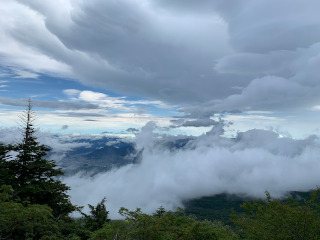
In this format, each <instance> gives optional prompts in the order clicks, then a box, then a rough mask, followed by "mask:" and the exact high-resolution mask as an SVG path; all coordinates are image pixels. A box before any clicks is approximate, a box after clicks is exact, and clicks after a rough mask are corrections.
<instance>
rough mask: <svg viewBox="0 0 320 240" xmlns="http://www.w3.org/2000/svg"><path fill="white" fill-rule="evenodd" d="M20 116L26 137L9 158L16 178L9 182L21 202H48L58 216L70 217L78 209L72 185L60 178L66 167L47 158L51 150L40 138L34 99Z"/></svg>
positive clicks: (10, 167)
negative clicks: (71, 196) (73, 196)
mask: <svg viewBox="0 0 320 240" xmlns="http://www.w3.org/2000/svg"><path fill="white" fill-rule="evenodd" d="M20 119H21V123H22V135H23V136H22V140H21V141H20V142H18V143H17V144H16V145H15V146H14V147H13V150H14V151H16V152H17V155H16V156H15V157H14V158H13V159H12V160H10V161H8V163H9V165H10V166H9V167H8V171H9V172H14V179H13V180H11V181H10V182H8V183H6V184H8V185H11V186H12V187H13V189H14V190H15V192H16V193H17V195H18V197H19V198H20V200H21V201H27V202H29V203H31V204H47V205H48V206H49V207H50V208H52V210H53V215H54V216H55V217H63V216H67V215H68V214H69V213H71V212H72V211H74V210H75V206H73V205H72V204H71V202H70V199H69V196H68V194H67V191H68V190H69V189H70V188H69V187H68V186H66V185H65V184H63V183H62V182H61V181H60V180H58V179H57V177H59V176H62V175H63V172H62V170H61V169H60V168H57V165H56V164H55V162H54V161H53V160H47V159H45V156H46V155H47V152H48V151H49V150H50V149H49V148H48V147H46V146H45V145H42V144H40V143H39V142H38V141H37V137H36V136H35V128H34V126H33V123H34V120H35V113H34V111H33V110H32V104H31V101H30V100H29V102H28V107H27V109H26V110H25V111H24V113H23V115H22V116H21V117H20Z"/></svg>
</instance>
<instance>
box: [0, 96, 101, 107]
mask: <svg viewBox="0 0 320 240" xmlns="http://www.w3.org/2000/svg"><path fill="white" fill-rule="evenodd" d="M0 103H1V104H3V105H8V106H22V107H26V106H27V104H28V100H27V99H13V98H5V97H0ZM32 106H33V107H39V108H53V109H65V110H80V109H98V108H99V106H98V105H96V104H91V103H73V102H62V101H61V102H51V101H40V100H32Z"/></svg>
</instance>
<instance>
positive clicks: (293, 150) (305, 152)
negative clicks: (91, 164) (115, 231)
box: [63, 123, 320, 219]
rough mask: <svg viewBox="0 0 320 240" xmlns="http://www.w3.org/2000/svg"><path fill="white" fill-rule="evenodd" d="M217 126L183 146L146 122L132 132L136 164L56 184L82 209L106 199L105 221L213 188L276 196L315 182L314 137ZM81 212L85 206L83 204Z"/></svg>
mask: <svg viewBox="0 0 320 240" xmlns="http://www.w3.org/2000/svg"><path fill="white" fill-rule="evenodd" d="M223 127H224V126H223V124H218V125H216V126H214V127H213V128H212V130H210V131H209V132H207V133H205V134H203V135H201V136H199V137H196V138H192V139H191V140H190V141H189V142H188V143H187V144H186V145H185V146H184V147H182V148H178V149H168V148H167V147H165V144H163V143H165V142H166V141H169V140H172V138H175V139H178V138H179V137H172V136H167V135H159V134H157V133H155V129H156V125H155V124H154V123H148V124H147V125H146V126H145V127H144V128H142V130H141V132H140V134H139V135H138V136H137V137H136V144H135V145H136V148H137V151H138V152H141V153H142V157H141V161H140V162H139V163H137V164H129V165H126V166H123V167H120V168H118V169H112V170H111V171H108V172H104V173H100V174H97V175H95V176H94V177H90V174H89V173H78V174H77V175H74V176H71V177H67V178H65V179H64V180H63V181H64V182H65V183H66V184H67V185H69V186H70V187H71V191H70V195H71V200H72V202H73V203H74V204H77V205H80V206H87V204H96V203H98V202H99V201H101V199H102V198H103V197H106V198H107V203H106V205H107V209H108V210H109V211H110V217H111V218H114V219H115V218H119V215H118V213H117V212H118V210H119V208H120V207H126V208H129V209H132V210H133V209H135V208H137V207H139V208H141V209H142V211H144V212H147V213H150V212H153V211H154V210H155V209H157V208H159V207H160V206H163V207H165V208H166V209H167V210H174V209H176V208H177V207H183V201H185V200H188V199H194V198H200V197H203V196H212V195H216V194H220V193H228V194H237V195H241V196H246V197H254V198H261V197H264V196H265V191H266V190H267V191H269V192H270V193H271V195H272V196H273V197H283V196H286V194H288V192H289V191H307V190H310V189H313V188H315V187H316V186H317V185H318V184H319V182H320V175H319V171H318V169H320V160H319V156H320V145H319V142H318V138H317V137H316V136H310V137H308V138H306V139H303V140H295V139H292V138H288V137H282V136H281V135H279V134H278V133H276V132H272V131H266V130H258V129H254V130H250V131H247V132H241V133H238V134H237V136H236V137H235V138H227V137H224V136H223V133H224V129H223ZM84 211H86V208H85V209H84Z"/></svg>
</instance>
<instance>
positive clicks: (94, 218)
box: [82, 198, 110, 231]
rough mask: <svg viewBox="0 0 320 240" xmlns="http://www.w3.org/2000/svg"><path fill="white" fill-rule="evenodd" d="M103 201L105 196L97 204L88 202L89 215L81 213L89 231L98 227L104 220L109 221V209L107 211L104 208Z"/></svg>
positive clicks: (100, 226)
mask: <svg viewBox="0 0 320 240" xmlns="http://www.w3.org/2000/svg"><path fill="white" fill-rule="evenodd" d="M105 202H106V198H103V199H102V200H101V202H99V203H98V204H97V206H93V205H90V204H88V206H89V208H90V215H87V214H85V213H82V215H83V216H84V220H85V226H86V227H87V228H88V229H89V230H90V231H95V230H97V229H100V228H102V226H103V225H104V224H105V223H106V222H109V221H110V219H109V218H108V214H109V211H107V209H106V206H105V204H104V203H105Z"/></svg>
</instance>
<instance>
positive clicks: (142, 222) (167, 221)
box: [90, 207, 237, 240]
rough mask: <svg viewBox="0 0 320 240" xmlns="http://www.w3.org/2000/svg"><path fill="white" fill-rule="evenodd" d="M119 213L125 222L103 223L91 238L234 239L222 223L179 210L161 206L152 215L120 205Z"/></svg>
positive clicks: (127, 239) (128, 239) (94, 239)
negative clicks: (167, 210) (175, 210)
mask: <svg viewBox="0 0 320 240" xmlns="http://www.w3.org/2000/svg"><path fill="white" fill-rule="evenodd" d="M119 213H120V215H122V216H123V217H125V220H124V221H114V222H110V223H107V224H105V225H104V226H103V228H101V229H99V230H97V231H95V232H93V234H92V236H91V238H90V240H102V239H106V240H108V239H110V240H111V239H112V240H113V239H118V240H122V239H126V240H131V239H135V240H166V239H168V240H169V239H170V240H210V239H225V240H227V239H237V236H236V234H234V233H233V232H232V231H231V230H230V229H228V228H226V227H225V226H223V225H222V224H218V223H213V222H210V221H198V220H197V219H195V218H192V217H189V216H187V215H185V214H184V212H183V211H182V210H181V209H180V210H178V211H177V212H171V211H169V212H166V211H165V210H164V209H163V208H162V207H161V208H159V209H158V210H157V211H156V213H154V214H153V215H148V214H145V213H142V212H141V210H140V209H139V208H138V209H137V210H136V211H129V210H128V209H126V208H121V209H120V210H119Z"/></svg>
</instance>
